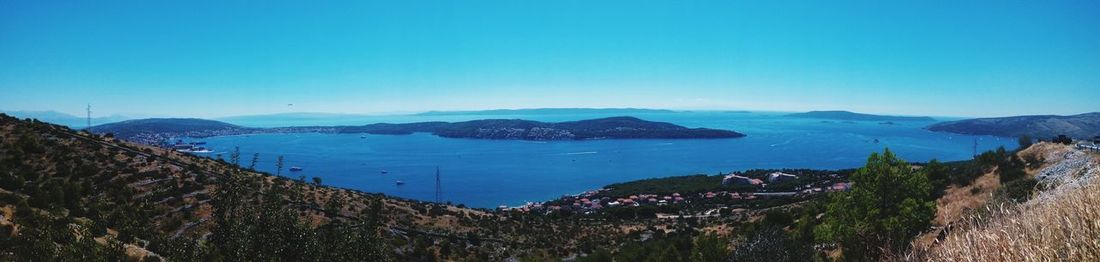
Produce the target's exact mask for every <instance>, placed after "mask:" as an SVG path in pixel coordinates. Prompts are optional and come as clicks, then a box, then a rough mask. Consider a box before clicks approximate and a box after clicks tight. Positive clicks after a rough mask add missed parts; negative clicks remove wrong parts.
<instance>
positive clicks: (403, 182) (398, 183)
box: [394, 180, 405, 186]
mask: <svg viewBox="0 0 1100 262" xmlns="http://www.w3.org/2000/svg"><path fill="white" fill-rule="evenodd" d="M394 183H396V184H397V185H399V186H400V185H404V184H405V181H401V180H397V181H396V182H394Z"/></svg>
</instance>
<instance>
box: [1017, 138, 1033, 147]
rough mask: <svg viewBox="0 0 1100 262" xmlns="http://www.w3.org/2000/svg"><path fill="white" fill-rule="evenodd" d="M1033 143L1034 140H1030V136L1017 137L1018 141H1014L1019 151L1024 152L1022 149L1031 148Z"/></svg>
mask: <svg viewBox="0 0 1100 262" xmlns="http://www.w3.org/2000/svg"><path fill="white" fill-rule="evenodd" d="M1033 141H1034V139H1031V136H1029V135H1022V136H1020V137H1019V139H1017V140H1016V142H1017V143H1019V144H1020V150H1024V149H1027V148H1028V147H1031V144H1032V143H1033Z"/></svg>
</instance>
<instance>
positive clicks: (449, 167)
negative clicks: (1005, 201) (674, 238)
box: [202, 112, 1015, 207]
mask: <svg viewBox="0 0 1100 262" xmlns="http://www.w3.org/2000/svg"><path fill="white" fill-rule="evenodd" d="M634 116H636V117H639V118H642V119H646V120H653V121H664V122H671V123H675V124H679V125H683V126H688V127H707V128H722V129H731V130H736V131H738V132H742V133H745V134H747V135H748V136H747V137H744V138H737V139H701V140H684V139H680V140H675V139H672V140H670V139H644V140H591V141H518V140H478V139H454V138H442V137H437V136H434V135H431V134H412V135H362V134H315V133H304V134H262V135H242V136H224V137H212V138H206V139H203V140H202V141H206V142H207V143H208V144H207V147H208V148H211V149H213V150H214V151H215V153H213V154H211V156H214V154H218V153H221V154H223V155H228V154H227V152H229V151H232V150H233V148H234V147H235V146H239V147H240V149H241V152H242V155H243V157H242V159H244V160H242V162H247V159H248V158H249V157H250V156H251V155H252V154H253V153H259V154H260V161H259V163H258V164H257V168H258V169H260V170H264V171H269V172H271V173H274V172H275V164H274V162H275V158H276V156H279V155H282V156H284V157H285V159H286V166H287V167H290V166H298V167H302V168H303V169H304V170H303V171H301V172H294V173H291V172H288V171H287V170H283V175H284V176H288V177H292V178H297V177H298V176H305V177H307V179H309V178H311V177H320V178H322V180H323V183H324V184H328V185H334V186H339V187H347V188H354V189H359V190H363V191H367V192H379V193H385V194H387V195H392V196H398V197H404V198H411V199H419V200H428V201H431V200H433V199H434V196H435V171H436V167H439V169H440V171H441V173H442V176H441V182H442V183H441V184H442V192H443V201H450V202H452V203H455V204H460V203H461V204H465V205H468V206H472V207H495V206H498V205H502V204H504V205H510V206H514V205H519V204H522V203H524V202H528V201H544V200H549V199H553V198H557V197H560V196H561V195H563V194H575V193H579V192H582V191H585V190H590V189H596V188H600V187H602V186H604V185H607V184H611V183H616V182H624V181H631V180H637V179H643V178H653V177H667V176H681V175H692V174H717V173H719V172H730V171H735V170H745V169H757V168H815V169H840V168H854V167H859V166H862V165H863V164H864V162H865V161H866V159H867V157H868V155H869V154H870V153H872V152H881V151H882V150H883V149H884V148H887V147H889V148H890V150H892V151H894V152H896V153H897V154H898V155H899V156H901V157H902V158H904V159H906V160H908V161H911V162H915V161H921V162H923V161H928V160H930V159H934V158H935V159H940V160H946V161H950V160H962V159H968V158H970V157H971V155H972V152H973V144H974V141H975V140H977V141H978V150H988V149H992V148H996V147H998V146H1005V147H1006V148H1013V147H1015V140H1014V139H1010V138H998V137H989V136H966V135H958V134H948V133H936V132H930V131H927V130H924V129H923V128H922V127H924V126H927V125H929V124H931V123H933V122H895V123H894V124H883V123H879V122H865V121H856V122H846V121H830V120H822V119H798V118H790V117H784V116H782V114H781V113H769V112H751V113H746V112H680V113H650V114H638V115H634ZM596 117H606V116H601V115H529V116H516V115H509V116H478V115H466V116H387V117H361V118H357V119H355V121H359V122H358V123H359V124H366V123H374V122H394V123H399V122H419V121H433V120H442V121H462V120H471V119H486V118H522V119H531V120H540V121H566V120H578V119H589V118H596ZM265 121H266V122H265V123H271V122H273V121H271V120H265ZM329 121H331V123H327V122H325V121H324V120H317V119H312V120H309V123H310V124H348V123H347V122H349V120H348V119H332V120H329ZM236 124H242V125H252V126H258V125H262V124H255V123H236ZM298 124H300V123H294V122H293V121H289V122H285V123H284V124H283V125H285V126H290V125H298ZM875 140H877V141H878V142H875ZM383 172H385V173H383ZM397 180H401V181H404V182H405V184H404V185H397V184H396V183H395V181H397Z"/></svg>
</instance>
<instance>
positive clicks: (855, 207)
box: [815, 149, 936, 260]
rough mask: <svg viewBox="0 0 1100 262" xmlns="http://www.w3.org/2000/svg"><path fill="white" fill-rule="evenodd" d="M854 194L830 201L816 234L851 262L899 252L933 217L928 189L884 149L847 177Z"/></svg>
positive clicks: (917, 173)
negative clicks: (834, 245)
mask: <svg viewBox="0 0 1100 262" xmlns="http://www.w3.org/2000/svg"><path fill="white" fill-rule="evenodd" d="M851 180H852V183H853V185H852V189H851V191H849V192H843V193H837V194H834V195H832V196H831V197H830V202H829V204H828V206H827V210H826V212H825V222H824V223H822V224H821V225H820V226H818V227H817V229H816V231H815V234H816V235H817V237H818V238H819V239H820V240H823V241H832V242H837V243H839V244H841V246H842V247H843V248H844V255H845V258H846V259H849V260H873V259H877V258H879V257H880V256H881V255H882V254H883V251H899V250H902V249H904V248H906V247H907V245H908V243H909V240H910V239H912V238H913V237H915V236H916V235H917V234H919V233H920V232H921V231H923V230H925V229H927V228H928V226H929V225H930V224H931V221H932V219H933V218H934V217H935V214H936V204H935V202H934V199H933V198H932V195H931V192H932V185H931V184H930V183H929V181H928V177H927V176H925V174H924V173H923V172H920V171H916V170H914V169H913V168H912V167H911V166H910V165H909V164H908V163H906V162H905V161H904V160H901V159H899V158H898V157H897V156H895V155H894V153H893V152H890V150H889V149H887V150H886V151H885V152H883V153H882V154H878V153H874V154H871V157H870V158H868V160H867V165H866V166H864V167H863V168H860V169H859V170H858V171H856V173H855V174H853V175H852V176H851Z"/></svg>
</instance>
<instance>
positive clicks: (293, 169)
mask: <svg viewBox="0 0 1100 262" xmlns="http://www.w3.org/2000/svg"><path fill="white" fill-rule="evenodd" d="M298 171H302V168H301V167H296V166H292V167H290V172H298Z"/></svg>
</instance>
